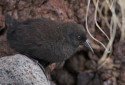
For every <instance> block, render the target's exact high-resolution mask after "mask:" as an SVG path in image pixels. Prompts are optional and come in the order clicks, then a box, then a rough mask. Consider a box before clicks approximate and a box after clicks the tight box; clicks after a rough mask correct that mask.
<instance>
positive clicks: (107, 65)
mask: <svg viewBox="0 0 125 85" xmlns="http://www.w3.org/2000/svg"><path fill="white" fill-rule="evenodd" d="M6 13H8V14H10V15H11V16H13V17H14V18H15V19H17V20H26V19H27V18H40V17H45V18H49V19H51V20H60V21H73V22H76V23H79V24H81V25H83V29H86V31H87V32H88V33H87V36H88V38H89V42H90V44H91V46H92V48H93V49H94V52H95V54H94V55H93V54H92V53H91V52H89V50H88V49H86V48H85V47H79V48H78V50H77V52H76V53H75V54H74V55H73V56H72V57H71V58H70V59H69V60H67V61H66V62H65V63H64V65H63V66H62V65H60V64H58V65H57V66H55V65H50V66H49V68H50V69H51V71H50V72H49V79H50V80H51V81H52V83H53V85H125V65H124V64H125V0H0V57H3V56H8V55H13V54H17V52H16V51H14V50H13V49H11V48H10V47H9V45H8V43H7V40H6V26H5V20H4V14H6ZM53 68H54V70H52V69H53Z"/></svg>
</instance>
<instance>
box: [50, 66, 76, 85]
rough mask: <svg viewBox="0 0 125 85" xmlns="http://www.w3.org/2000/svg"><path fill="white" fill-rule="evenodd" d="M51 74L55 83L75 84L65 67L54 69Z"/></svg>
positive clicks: (59, 84)
mask: <svg viewBox="0 0 125 85" xmlns="http://www.w3.org/2000/svg"><path fill="white" fill-rule="evenodd" d="M51 76H52V79H53V81H55V82H56V83H57V85H75V80H74V78H73V76H72V75H71V74H70V73H69V72H68V71H66V69H63V68H62V69H55V70H54V71H53V72H52V74H51Z"/></svg>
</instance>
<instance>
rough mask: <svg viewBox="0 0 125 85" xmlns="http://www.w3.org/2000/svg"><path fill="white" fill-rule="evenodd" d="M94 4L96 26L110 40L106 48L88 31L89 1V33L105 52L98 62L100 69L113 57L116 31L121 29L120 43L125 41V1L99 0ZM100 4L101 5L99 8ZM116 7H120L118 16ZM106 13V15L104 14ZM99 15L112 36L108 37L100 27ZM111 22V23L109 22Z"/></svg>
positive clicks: (94, 0)
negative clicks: (109, 13)
mask: <svg viewBox="0 0 125 85" xmlns="http://www.w3.org/2000/svg"><path fill="white" fill-rule="evenodd" d="M93 3H94V5H95V15H94V18H95V19H94V20H95V24H96V26H97V27H98V29H99V30H100V31H101V32H102V33H103V34H104V35H105V36H106V37H107V39H108V42H107V43H108V44H107V46H105V45H104V44H103V43H102V42H100V41H99V40H97V39H95V38H94V37H93V36H92V35H91V33H90V32H89V29H88V24H87V17H88V11H89V5H90V0H88V6H87V13H86V29H87V31H88V33H89V35H90V36H91V37H92V38H93V39H94V40H95V41H97V42H98V43H100V44H101V45H102V46H103V47H104V49H105V51H104V53H103V55H102V57H101V59H100V60H99V61H98V69H100V68H101V67H103V66H104V64H105V63H106V62H107V61H108V60H109V59H110V56H111V55H112V51H113V50H112V48H113V42H114V39H115V36H116V29H118V28H119V29H120V31H121V38H120V41H122V40H124V38H125V0H104V1H101V3H99V0H93ZM99 4H101V5H100V6H101V7H99ZM116 5H119V6H120V9H121V10H120V9H119V10H120V13H118V14H116V11H115V10H116ZM109 11H110V12H111V16H110V19H109V15H108V12H109ZM103 12H104V14H102V13H103ZM97 14H98V17H99V18H100V19H101V20H103V21H104V23H105V25H106V27H107V28H105V29H108V30H110V36H107V35H106V33H105V32H104V31H103V29H102V27H100V26H99V24H98V23H97ZM109 20H110V22H109Z"/></svg>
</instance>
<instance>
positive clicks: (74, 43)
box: [5, 14, 94, 67]
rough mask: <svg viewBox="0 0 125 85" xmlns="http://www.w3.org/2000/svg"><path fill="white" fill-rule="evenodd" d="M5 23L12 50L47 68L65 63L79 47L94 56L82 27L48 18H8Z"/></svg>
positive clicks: (8, 16) (6, 16)
mask: <svg viewBox="0 0 125 85" xmlns="http://www.w3.org/2000/svg"><path fill="white" fill-rule="evenodd" d="M5 22H6V26H7V41H8V42H9V45H10V47H11V48H13V49H14V50H16V51H17V52H19V53H21V54H23V55H26V56H28V57H29V58H31V59H35V60H37V61H38V62H39V63H40V64H42V66H44V67H47V66H48V65H50V64H52V63H56V62H62V61H66V60H67V59H69V58H70V57H71V56H72V55H73V53H74V52H75V51H76V49H77V48H78V46H79V45H85V46H86V47H87V48H89V50H90V51H91V52H92V53H94V51H93V49H92V48H91V46H90V44H89V42H88V40H87V37H86V32H85V29H84V28H83V26H82V25H80V24H77V23H74V22H64V21H56V20H50V19H48V18H35V19H34V18H30V19H26V20H22V21H19V20H16V19H14V18H13V17H12V16H10V15H9V14H5Z"/></svg>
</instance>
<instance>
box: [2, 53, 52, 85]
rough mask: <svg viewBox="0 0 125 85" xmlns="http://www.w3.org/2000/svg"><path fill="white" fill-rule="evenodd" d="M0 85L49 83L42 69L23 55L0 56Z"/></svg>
mask: <svg viewBox="0 0 125 85" xmlns="http://www.w3.org/2000/svg"><path fill="white" fill-rule="evenodd" d="M0 84H1V85H50V82H49V81H48V80H47V78H46V76H45V74H44V72H43V70H42V69H41V68H40V67H39V66H38V65H37V63H35V62H33V61H32V60H31V59H29V58H28V57H26V56H24V55H20V54H16V55H13V56H5V57H2V58H0Z"/></svg>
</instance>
